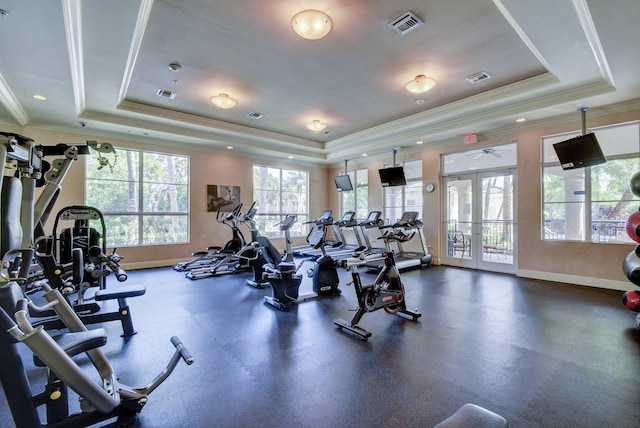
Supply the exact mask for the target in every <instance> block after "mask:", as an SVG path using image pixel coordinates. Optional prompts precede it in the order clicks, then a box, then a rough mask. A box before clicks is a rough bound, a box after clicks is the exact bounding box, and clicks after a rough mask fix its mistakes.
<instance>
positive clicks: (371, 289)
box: [333, 252, 422, 340]
mask: <svg viewBox="0 0 640 428" xmlns="http://www.w3.org/2000/svg"><path fill="white" fill-rule="evenodd" d="M380 257H381V258H382V260H383V261H384V265H383V267H382V270H381V271H380V272H379V273H378V275H377V276H376V279H375V281H374V282H373V284H370V285H362V280H361V279H360V272H359V271H358V267H360V266H365V265H366V263H367V262H368V261H370V260H366V258H364V257H362V258H361V257H351V258H348V259H346V260H344V261H343V262H342V265H343V267H345V268H346V269H347V270H348V271H350V272H351V277H352V278H353V282H352V284H353V286H354V288H355V290H356V296H357V297H358V309H357V310H356V313H355V314H354V315H353V317H352V318H351V321H345V320H343V319H336V320H335V321H334V322H333V323H334V324H335V325H337V326H338V328H340V329H346V330H349V331H351V332H352V333H355V334H357V335H358V336H360V337H361V338H362V339H364V340H367V339H368V338H369V337H371V334H372V333H371V332H370V331H368V330H366V329H364V328H362V327H360V326H359V325H358V323H359V322H360V319H361V318H362V316H363V315H364V314H365V313H367V312H374V311H377V310H378V309H384V311H385V312H387V313H388V314H401V315H404V316H406V317H409V318H411V319H412V320H413V321H416V320H417V319H418V318H420V316H421V315H422V314H420V313H419V312H418V311H417V309H416V310H415V311H412V310H410V309H407V305H406V302H405V290H404V285H403V284H402V281H401V280H400V272H399V271H398V268H397V267H396V263H395V257H394V255H393V253H392V252H387V253H383V254H381V255H380Z"/></svg>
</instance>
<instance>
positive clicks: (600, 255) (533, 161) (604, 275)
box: [331, 109, 640, 290]
mask: <svg viewBox="0 0 640 428" xmlns="http://www.w3.org/2000/svg"><path fill="white" fill-rule="evenodd" d="M636 120H640V109H636V110H631V111H626V112H624V113H616V114H610V115H602V116H598V117H589V118H588V120H587V123H588V126H589V128H596V127H600V126H605V125H611V124H616V123H624V122H630V121H636ZM581 126H582V125H581V121H580V117H579V115H578V114H577V113H576V120H575V121H572V122H565V123H562V124H559V125H554V126H547V127H540V128H536V129H528V130H526V131H520V132H513V133H510V134H503V135H500V136H499V137H489V138H483V139H482V140H481V141H480V142H479V143H478V144H477V145H474V146H472V147H470V146H466V145H464V144H462V142H461V143H460V144H459V145H451V146H447V147H446V148H439V149H429V150H424V151H421V152H418V153H411V154H408V155H406V156H404V157H402V156H400V157H398V159H397V160H398V161H404V160H410V159H418V158H421V159H422V176H423V183H425V184H426V183H430V182H431V183H435V184H436V190H435V191H434V192H433V193H427V192H426V191H423V204H424V206H423V221H424V233H425V236H426V239H427V244H430V245H431V246H432V253H433V255H434V259H435V260H436V261H438V260H439V259H440V254H441V252H442V249H443V248H444V247H445V242H444V241H443V239H445V237H443V234H442V233H441V225H442V224H443V221H444V220H445V219H444V218H443V215H442V205H441V198H442V193H441V191H442V189H441V186H440V183H441V176H440V156H441V155H442V154H443V153H450V152H457V151H463V150H471V149H477V148H478V147H481V146H493V145H497V144H501V143H508V142H512V141H517V142H518V165H517V168H518V225H517V233H518V266H517V269H518V275H519V276H524V277H531V278H539V279H546V280H552V281H560V282H567V283H573V284H580V285H588V286H595V287H602V288H612V289H620V290H628V289H632V288H633V285H632V284H631V283H630V282H629V281H628V280H627V279H626V278H625V276H624V274H623V272H622V261H623V260H624V258H625V257H626V255H627V254H628V253H629V252H630V251H632V250H633V248H634V246H633V245H632V244H593V243H587V242H552V241H543V240H542V239H541V226H540V225H541V223H542V220H541V204H542V202H541V192H542V189H541V174H542V171H541V165H540V159H541V148H540V139H541V137H543V136H546V135H553V134H559V133H563V132H570V131H575V130H580V129H581ZM523 128H524V127H523ZM461 140H462V138H461ZM399 153H401V152H399ZM391 156H392V152H391V149H389V157H388V159H385V160H384V161H374V162H369V163H363V162H362V160H358V161H356V163H354V162H352V164H351V165H350V166H349V169H355V168H365V167H367V168H369V210H374V209H382V188H381V186H380V179H379V177H378V174H377V169H378V168H381V167H382V165H383V163H390V162H391ZM340 171H342V169H341V168H335V169H333V170H332V171H331V174H334V175H335V174H338V173H340ZM332 199H335V200H336V201H337V196H336V197H335V198H332ZM335 209H337V202H336V207H335Z"/></svg>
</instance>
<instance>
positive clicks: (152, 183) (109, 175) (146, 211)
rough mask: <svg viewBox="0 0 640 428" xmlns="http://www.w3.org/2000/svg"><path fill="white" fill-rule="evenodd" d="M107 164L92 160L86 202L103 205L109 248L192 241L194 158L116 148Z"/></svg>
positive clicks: (88, 171)
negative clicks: (191, 162)
mask: <svg viewBox="0 0 640 428" xmlns="http://www.w3.org/2000/svg"><path fill="white" fill-rule="evenodd" d="M116 154H117V157H116V158H115V162H111V165H109V166H105V165H104V162H101V159H99V158H98V157H94V156H90V157H88V159H87V163H86V173H85V203H86V204H87V205H89V206H92V207H94V208H97V209H99V210H100V211H101V212H102V214H103V216H104V219H105V224H106V244H107V246H109V247H114V248H115V247H123V246H124V247H126V246H139V245H163V244H178V243H185V242H188V240H189V158H188V157H187V156H179V155H173V154H166V153H157V152H146V151H139V150H131V149H116Z"/></svg>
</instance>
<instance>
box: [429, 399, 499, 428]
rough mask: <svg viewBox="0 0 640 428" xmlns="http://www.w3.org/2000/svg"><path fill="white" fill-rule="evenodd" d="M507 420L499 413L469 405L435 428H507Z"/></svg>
mask: <svg viewBox="0 0 640 428" xmlns="http://www.w3.org/2000/svg"><path fill="white" fill-rule="evenodd" d="M508 426H509V424H508V423H507V420H506V419H505V418H503V417H502V416H500V415H498V414H497V413H493V412H492V411H490V410H487V409H485V408H484V407H480V406H478V405H475V404H470V403H467V404H465V405H463V406H462V407H460V408H459V409H458V410H457V411H456V412H455V413H454V414H453V415H451V416H449V417H448V418H447V419H445V420H444V421H442V422H440V423H439V424H438V425H436V426H435V427H434V428H507V427H508Z"/></svg>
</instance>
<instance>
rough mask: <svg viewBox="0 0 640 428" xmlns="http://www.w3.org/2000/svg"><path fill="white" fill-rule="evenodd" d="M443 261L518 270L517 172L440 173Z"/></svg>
mask: <svg viewBox="0 0 640 428" xmlns="http://www.w3.org/2000/svg"><path fill="white" fill-rule="evenodd" d="M443 180H444V183H443V189H446V196H445V197H446V201H445V204H444V207H445V209H446V213H445V217H444V218H445V222H444V225H443V236H444V237H445V239H444V240H443V241H444V244H445V247H444V249H443V251H442V252H441V254H444V257H443V262H444V263H445V264H448V265H453V266H461V267H469V268H474V269H482V270H490V271H495V272H505V273H515V272H516V268H517V245H516V244H517V236H516V232H517V227H516V224H517V219H516V218H515V215H516V212H517V211H516V206H515V205H516V201H517V198H516V170H515V169H507V170H500V171H484V172H477V173H465V174H460V175H451V176H447V177H444V179H443Z"/></svg>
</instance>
